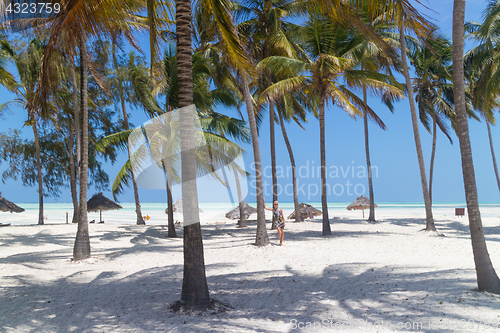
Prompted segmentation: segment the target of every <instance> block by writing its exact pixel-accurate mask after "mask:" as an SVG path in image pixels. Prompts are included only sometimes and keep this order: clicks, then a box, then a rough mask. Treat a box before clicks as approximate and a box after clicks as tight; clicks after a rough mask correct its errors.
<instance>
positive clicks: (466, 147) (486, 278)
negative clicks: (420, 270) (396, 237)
mask: <svg viewBox="0 0 500 333" xmlns="http://www.w3.org/2000/svg"><path fill="white" fill-rule="evenodd" d="M464 18H465V0H455V1H454V6H453V40H452V42H453V86H454V100H455V110H456V114H457V134H458V139H459V141H460V155H461V157H462V172H463V176H464V187H465V198H466V201H467V213H468V215H469V229H470V233H471V240H472V252H473V255H474V264H475V266H476V276H477V283H478V288H479V290H481V291H488V292H492V293H496V294H500V279H499V278H498V275H497V274H496V272H495V269H494V268H493V265H492V263H491V259H490V255H489V253H488V249H487V247H486V241H485V238H484V230H483V225H482V221H481V214H480V212H479V202H478V197H477V187H476V176H475V173H474V164H473V160H472V150H471V145H470V136H469V126H468V123H467V112H466V107H465V87H464V61H463V54H464Z"/></svg>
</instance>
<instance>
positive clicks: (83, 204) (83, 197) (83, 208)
mask: <svg viewBox="0 0 500 333" xmlns="http://www.w3.org/2000/svg"><path fill="white" fill-rule="evenodd" d="M85 43H86V41H85V35H84V33H83V29H82V28H81V27H80V38H79V44H80V45H79V46H80V61H81V76H80V79H81V84H80V89H81V94H80V96H81V103H80V106H81V111H82V141H81V144H82V147H81V154H82V156H81V158H82V160H81V167H80V212H79V217H80V219H79V220H78V231H77V232H76V239H75V246H74V248H73V260H82V259H87V258H90V238H89V223H88V220H87V186H88V165H89V144H88V142H89V129H88V125H89V118H88V105H87V49H86V46H85Z"/></svg>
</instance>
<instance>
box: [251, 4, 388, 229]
mask: <svg viewBox="0 0 500 333" xmlns="http://www.w3.org/2000/svg"><path fill="white" fill-rule="evenodd" d="M336 34H337V29H336V28H335V25H334V23H333V22H332V21H329V20H326V18H325V17H321V16H320V14H317V13H312V14H311V17H310V18H309V21H308V22H307V23H306V25H305V27H304V31H303V35H302V36H301V37H302V40H303V46H304V49H305V50H306V51H307V54H304V60H301V59H292V58H288V57H277V56H271V57H268V58H266V59H264V60H263V61H261V62H260V63H259V65H258V68H260V67H262V68H266V69H269V70H272V71H273V72H274V73H276V74H277V75H284V76H288V77H289V78H288V79H284V80H281V81H279V82H278V83H276V84H274V85H272V86H271V87H269V88H268V89H267V90H266V91H265V92H264V93H265V94H268V95H269V96H270V97H271V98H276V97H278V96H283V95H285V94H287V93H289V92H290V91H296V90H301V91H304V92H305V93H306V94H307V96H308V97H309V99H310V100H311V101H316V103H317V104H316V105H317V109H318V111H319V112H318V113H319V123H320V151H321V204H322V213H323V231H322V234H323V235H331V228H330V222H329V218H328V204H327V190H326V189H327V186H326V142H325V107H326V104H327V103H328V102H330V101H331V102H332V103H333V104H335V105H337V106H339V107H340V108H342V109H343V110H344V111H346V112H348V113H349V114H350V115H352V116H356V115H360V114H362V111H361V110H364V111H366V112H369V113H370V114H371V116H374V117H376V115H375V113H374V112H373V110H372V109H371V108H370V107H368V106H367V105H366V104H365V103H364V102H363V101H362V100H361V99H360V98H359V97H357V96H356V94H355V93H353V92H352V91H351V90H349V89H348V88H347V86H346V85H343V84H341V81H342V80H344V79H348V80H349V82H350V85H351V86H354V85H356V84H355V82H358V85H359V82H360V80H361V77H362V76H364V77H368V75H370V76H371V77H372V78H373V79H375V78H378V77H380V76H379V75H378V74H377V73H370V74H368V73H366V72H365V73H363V74H361V73H359V72H357V71H355V70H352V67H351V66H352V65H353V62H352V61H351V60H348V59H345V58H341V57H337V56H335V55H334V54H335V53H336V51H338V50H335V48H334V46H335V38H336ZM381 84H383V83H382V82H381ZM376 118H378V117H376Z"/></svg>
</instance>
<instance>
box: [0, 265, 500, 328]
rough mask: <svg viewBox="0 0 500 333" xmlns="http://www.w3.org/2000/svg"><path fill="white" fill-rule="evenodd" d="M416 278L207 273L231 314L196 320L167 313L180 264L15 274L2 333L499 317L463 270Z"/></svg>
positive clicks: (0, 315)
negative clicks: (88, 273) (46, 275)
mask: <svg viewBox="0 0 500 333" xmlns="http://www.w3.org/2000/svg"><path fill="white" fill-rule="evenodd" d="M226 266H227V265H219V264H217V265H209V266H207V272H211V273H212V274H213V273H214V272H217V271H222V269H223V268H225V267H226ZM420 269H421V267H420ZM417 271H418V268H417V270H416V269H415V267H370V265H369V264H366V263H345V264H337V265H330V266H328V267H326V268H325V269H324V270H323V272H322V274H320V275H310V274H308V273H307V272H297V271H294V270H293V269H291V268H290V267H287V268H286V269H285V270H280V271H277V270H276V271H272V270H271V271H254V272H245V273H232V274H217V275H212V276H211V275H208V283H209V286H210V290H211V297H212V298H216V299H218V300H219V301H222V302H223V303H226V304H229V305H230V306H231V307H232V309H231V310H230V311H229V312H227V313H224V314H218V315H206V314H205V315H194V316H189V315H179V314H175V313H172V312H171V311H170V310H169V305H170V304H172V303H174V302H175V301H178V300H179V299H180V291H181V282H182V281H181V272H182V266H181V265H171V266H168V267H159V268H153V269H147V270H143V271H140V272H137V273H134V274H130V275H128V276H125V277H122V278H117V277H116V275H115V274H116V273H115V272H112V271H103V272H101V273H100V274H99V275H98V276H97V277H95V278H94V279H92V281H90V282H88V281H87V282H82V281H79V280H78V279H77V278H78V274H79V273H78V272H77V273H75V274H72V275H71V276H67V277H65V278H61V279H58V280H55V281H53V282H50V283H43V284H41V283H37V282H33V281H32V280H31V279H28V278H26V277H17V282H18V283H19V286H15V287H7V288H3V289H4V290H3V293H2V294H1V297H0V298H1V299H0V300H1V302H0V310H1V311H0V331H2V332H16V331H21V330H22V331H26V332H38V331H50V332H61V333H62V332H70V331H79V332H82V331H84V332H102V331H106V332H111V331H130V332H132V331H133V332H160V331H170V332H207V331H218V332H223V331H234V332H236V331H237V332H259V331H261V332H293V331H296V330H294V329H293V325H292V322H293V321H294V320H296V321H297V322H304V323H305V322H310V323H317V324H316V325H319V323H323V325H325V323H333V324H335V323H342V322H347V321H348V320H351V321H352V320H357V321H363V320H366V321H367V322H368V323H376V322H378V323H380V322H382V321H384V322H386V323H387V322H392V323H394V324H396V323H397V322H403V323H405V322H423V323H425V322H426V320H427V321H428V320H429V319H430V318H432V319H435V318H446V319H447V320H456V321H460V320H466V321H467V320H469V319H474V320H478V319H479V318H470V317H468V316H467V311H466V310H467V307H474V306H477V304H476V303H475V300H477V298H478V297H479V298H481V306H486V307H490V308H494V309H498V310H500V298H499V297H497V296H491V295H485V294H481V293H476V292H470V291H469V290H470V287H471V286H472V285H474V282H475V281H473V279H465V280H461V279H456V278H454V277H455V276H456V274H457V273H460V272H459V271H457V270H438V271H433V272H423V273H422V272H421V273H417ZM443 303H444V304H445V305H446V304H448V303H449V304H452V305H455V304H458V303H460V305H459V306H460V307H462V308H463V309H464V311H453V312H446V310H444V309H446V307H443V306H441V305H442V304H443ZM483 319H484V318H483ZM333 324H331V325H333ZM330 329H331V328H330ZM326 331H328V329H326ZM425 331H432V330H425ZM452 331H454V329H452V328H450V329H442V330H440V332H452Z"/></svg>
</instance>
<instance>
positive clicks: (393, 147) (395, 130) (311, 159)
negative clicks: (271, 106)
mask: <svg viewBox="0 0 500 333" xmlns="http://www.w3.org/2000/svg"><path fill="white" fill-rule="evenodd" d="M486 4H487V2H486V1H474V2H472V1H468V2H467V6H466V20H478V21H479V20H480V19H481V12H482V11H483V10H484V8H485V7H486ZM428 6H429V7H431V8H432V10H433V11H434V12H430V11H427V13H428V14H429V16H430V17H431V18H433V19H434V20H435V22H436V23H437V24H438V25H439V26H440V27H441V29H442V32H443V33H444V35H445V36H447V37H449V38H451V28H452V10H453V8H452V7H453V1H451V0H448V1H439V2H433V3H432V4H431V5H430V4H429V5H428ZM141 45H144V49H145V50H146V49H147V41H146V36H144V40H141ZM6 98H8V97H7V95H6V94H5V90H2V97H1V101H2V102H4V101H6ZM370 106H371V107H372V108H373V109H374V110H375V111H376V112H377V113H378V115H379V116H380V117H381V118H382V119H383V121H384V122H385V124H386V125H387V130H386V131H383V130H381V129H380V128H378V127H376V125H375V124H374V123H370V124H369V129H370V153H371V160H372V166H373V167H375V169H374V189H375V201H377V202H394V201H398V202H409V201H411V202H421V201H423V196H422V190H421V183H420V174H419V169H418V162H417V154H416V150H415V143H414V138H413V131H412V124H411V117H410V111H409V104H408V99H404V100H402V101H401V102H398V103H397V104H396V108H395V112H394V113H393V114H392V113H391V112H389V110H388V109H387V108H386V107H385V106H383V105H382V104H381V103H380V102H379V101H378V100H377V99H373V98H372V99H371V100H370ZM220 111H221V112H224V113H227V114H230V115H234V116H235V117H237V113H236V110H220ZM243 111H244V109H243ZM131 112H132V121H133V122H134V124H135V125H139V124H140V123H142V122H143V121H146V119H145V117H144V115H143V112H142V111H140V110H132V111H131ZM264 119H265V120H264V122H263V124H262V127H261V129H260V138H259V140H260V141H259V143H260V147H261V156H262V163H263V167H264V181H265V182H267V183H268V184H270V183H271V178H270V164H271V163H270V153H269V150H270V149H269V134H268V133H269V120H268V112H266V115H265V118H264ZM24 120H25V114H24V112H23V111H22V110H13V112H12V113H11V114H10V115H7V116H6V117H5V118H4V119H2V120H1V124H0V130H1V131H6V130H7V129H8V128H9V127H10V128H20V127H22V126H23V122H24ZM308 120H309V121H308V123H306V124H305V125H304V128H305V131H304V130H302V129H301V128H299V127H298V126H297V125H296V124H293V123H290V124H287V126H286V127H287V131H288V135H289V138H290V141H291V144H292V147H293V150H294V154H295V159H296V164H297V167H298V168H299V172H302V173H301V174H300V175H301V177H299V187H300V186H302V187H301V192H300V197H299V200H300V201H309V202H315V201H320V195H319V184H320V178H319V174H318V173H317V167H318V166H319V165H320V150H319V123H318V120H317V119H315V118H314V117H313V116H312V115H309V117H308ZM469 125H470V135H471V142H472V151H473V157H474V163H475V171H476V180H477V185H478V191H479V200H480V201H481V202H498V201H499V200H500V194H499V191H498V188H497V185H496V181H495V176H494V172H493V166H492V161H491V154H490V148H489V143H488V136H487V132H486V125H485V123H484V122H482V123H478V122H477V121H471V122H470V123H469ZM326 128H327V132H326V136H327V139H326V145H327V146H326V147H327V170H328V173H329V175H330V177H331V178H330V179H329V181H328V183H329V186H330V193H329V196H328V200H329V201H330V202H335V201H341V202H345V201H352V200H354V199H355V197H356V196H357V194H360V193H362V192H363V190H364V191H365V192H364V194H365V196H368V192H367V191H368V185H367V179H366V177H365V176H364V175H365V174H366V172H365V171H366V169H365V168H366V161H365V152H364V136H363V122H362V119H361V118H358V119H357V120H354V119H352V118H351V117H350V116H348V115H347V114H346V113H345V112H344V111H342V110H341V109H339V108H337V107H331V106H330V107H329V109H328V110H327V112H326ZM275 129H276V151H277V164H278V167H279V168H281V170H283V176H282V177H280V178H279V179H278V181H279V183H280V186H282V194H281V195H280V197H279V199H280V200H281V201H291V200H292V197H291V195H288V193H289V192H290V191H289V189H290V186H288V188H287V191H285V188H284V187H285V186H286V185H287V184H289V183H291V179H290V178H289V177H287V176H286V173H287V172H286V171H287V168H289V165H290V161H289V157H288V153H287V150H286V147H285V144H284V141H283V138H282V136H281V132H280V128H279V126H276V128H275ZM23 132H25V133H26V135H28V133H29V132H30V131H29V129H26V128H24V129H23ZM492 133H493V140H494V143H495V144H496V145H497V146H495V148H496V149H497V150H500V146H499V145H498V144H500V133H499V130H498V127H497V126H493V127H492ZM420 135H421V139H422V140H421V141H422V147H423V151H424V158H425V162H426V166H427V171H428V166H429V161H430V153H431V144H432V136H431V135H430V134H429V133H428V132H427V131H426V130H425V129H424V128H423V127H422V126H420ZM452 139H453V145H451V144H450V142H449V141H448V139H447V138H446V137H445V136H444V135H443V134H442V133H438V137H437V152H436V164H435V170H434V187H433V189H434V191H433V200H434V201H435V202H463V201H464V200H465V196H464V188H463V178H462V171H461V161H460V151H459V145H458V138H457V137H456V135H454V134H452ZM243 148H244V149H245V151H246V154H245V156H244V161H245V167H246V170H247V171H249V172H250V173H253V171H252V165H251V163H252V162H253V152H252V147H251V145H247V144H245V145H243ZM124 160H125V155H123V157H122V158H120V160H119V161H118V162H117V164H115V165H114V166H112V165H106V166H105V168H106V170H107V172H108V174H109V176H110V179H111V180H112V179H114V177H115V176H116V173H117V172H118V170H119V168H120V167H121V165H122V163H123V162H124ZM5 167H6V165H5V163H3V164H2V165H0V171H1V170H4V169H5ZM353 169H354V173H353ZM313 171H314V174H313ZM248 190H249V194H248V196H247V198H246V201H254V200H255V197H254V195H253V191H252V183H251V179H250V182H249V185H248ZM270 190H271V186H270V185H268V186H267V187H266V188H265V194H266V201H270V200H271V199H272V198H271V194H270V193H271V192H270ZM0 191H1V192H2V195H3V196H5V197H6V198H8V199H9V200H12V201H14V202H36V201H37V198H38V195H37V192H36V189H35V188H31V187H24V186H22V184H21V183H20V182H19V181H17V182H16V181H12V180H10V181H7V182H6V183H5V184H0ZM94 192H96V191H95V190H94V189H92V188H91V189H89V197H90V196H91V195H92V194H93V193H94ZM223 192H224V190H220V189H217V190H216V189H215V187H214V186H213V183H202V184H200V186H199V196H200V200H201V201H227V200H226V199H227V196H225V195H224V193H223ZM104 194H105V195H108V196H111V194H110V192H107V193H104ZM140 197H141V200H142V201H144V202H159V201H163V200H164V197H165V194H164V191H162V190H148V189H141V190H140ZM119 200H120V201H121V202H130V201H133V195H132V190H129V191H128V192H127V193H125V194H123V195H121V196H120V197H119ZM53 201H58V202H70V197H69V191H66V190H63V194H62V195H61V196H60V197H59V198H47V199H46V202H53Z"/></svg>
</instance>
